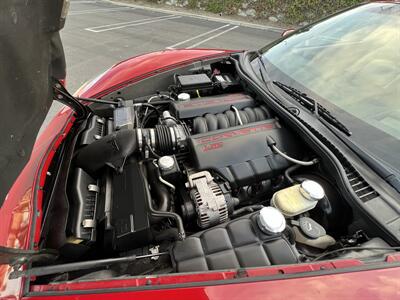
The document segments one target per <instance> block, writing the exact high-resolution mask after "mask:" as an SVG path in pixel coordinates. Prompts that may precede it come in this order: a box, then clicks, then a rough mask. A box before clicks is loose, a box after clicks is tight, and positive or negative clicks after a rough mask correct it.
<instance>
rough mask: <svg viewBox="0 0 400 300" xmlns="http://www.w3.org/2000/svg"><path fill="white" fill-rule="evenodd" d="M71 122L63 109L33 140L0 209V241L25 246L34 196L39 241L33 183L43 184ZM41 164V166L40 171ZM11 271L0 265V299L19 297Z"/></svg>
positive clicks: (39, 199) (39, 196) (39, 201)
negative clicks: (19, 172)
mask: <svg viewBox="0 0 400 300" xmlns="http://www.w3.org/2000/svg"><path fill="white" fill-rule="evenodd" d="M72 124H73V117H72V112H71V110H70V109H63V110H61V111H60V112H59V113H58V114H57V115H56V116H55V117H54V119H53V120H52V121H51V122H50V124H49V125H48V127H47V128H46V129H45V130H44V131H43V133H42V134H41V135H40V137H39V138H38V139H37V140H36V143H35V146H34V148H33V151H32V154H31V157H30V159H29V161H28V163H27V164H26V166H25V168H24V169H23V170H22V172H21V174H20V175H19V177H18V178H17V180H16V181H15V183H14V185H13V186H12V187H11V189H10V191H9V192H8V195H7V197H6V199H5V201H4V203H3V206H2V207H1V209H0V220H1V226H0V245H2V246H6V247H11V248H19V249H27V248H28V246H29V236H30V231H31V230H32V228H31V225H32V219H33V217H34V216H35V214H34V212H33V200H34V198H35V197H36V203H37V205H38V206H37V208H38V214H36V216H37V218H36V222H37V226H36V227H35V232H34V233H33V236H34V241H35V242H37V241H38V239H39V231H40V224H41V216H42V214H41V213H40V212H41V209H40V208H41V204H42V196H43V192H42V190H40V189H39V191H38V193H37V194H36V195H34V191H35V186H36V183H38V184H39V186H40V187H43V185H44V182H45V179H46V173H47V170H48V167H49V165H50V163H51V160H52V158H53V156H54V154H55V152H56V150H57V148H58V146H59V145H60V143H61V142H62V140H63V139H64V138H65V136H66V135H67V133H68V131H69V129H70V128H71V126H72ZM41 166H43V167H42V169H41V171H40V167H41ZM39 171H40V172H39ZM10 271H11V270H10V268H9V267H8V266H6V265H0V298H1V299H3V297H6V296H7V297H18V296H19V294H20V291H21V284H22V280H21V279H16V280H8V279H7V278H8V274H9V272H10Z"/></svg>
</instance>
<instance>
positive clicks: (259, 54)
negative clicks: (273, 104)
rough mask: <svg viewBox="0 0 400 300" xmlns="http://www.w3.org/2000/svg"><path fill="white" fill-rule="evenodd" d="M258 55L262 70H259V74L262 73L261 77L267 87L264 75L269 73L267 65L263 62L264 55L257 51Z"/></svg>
mask: <svg viewBox="0 0 400 300" xmlns="http://www.w3.org/2000/svg"><path fill="white" fill-rule="evenodd" d="M256 54H257V61H258V62H259V64H260V69H259V72H260V75H261V79H262V81H263V82H264V83H265V85H267V82H268V81H267V79H266V78H265V77H264V73H263V71H264V72H265V73H267V67H266V66H265V63H264V61H263V59H262V54H261V53H260V51H257V52H256Z"/></svg>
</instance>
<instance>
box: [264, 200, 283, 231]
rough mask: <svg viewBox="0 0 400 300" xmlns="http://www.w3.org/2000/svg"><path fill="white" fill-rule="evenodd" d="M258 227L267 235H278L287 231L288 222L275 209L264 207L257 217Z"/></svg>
mask: <svg viewBox="0 0 400 300" xmlns="http://www.w3.org/2000/svg"><path fill="white" fill-rule="evenodd" d="M257 223H258V227H259V228H260V229H261V231H262V232H264V233H266V234H278V233H281V232H283V231H284V230H285V228H286V220H285V217H284V216H283V214H282V213H281V212H280V211H279V210H278V209H276V208H275V207H272V206H268V207H263V208H262V209H261V210H260V213H259V215H258V217H257Z"/></svg>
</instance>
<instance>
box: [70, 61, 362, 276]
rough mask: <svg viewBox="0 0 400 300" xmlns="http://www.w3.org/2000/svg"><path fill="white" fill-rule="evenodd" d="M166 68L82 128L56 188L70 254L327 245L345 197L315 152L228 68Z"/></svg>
mask: <svg viewBox="0 0 400 300" xmlns="http://www.w3.org/2000/svg"><path fill="white" fill-rule="evenodd" d="M173 79H174V82H173V84H171V86H170V87H169V90H168V92H167V91H166V92H158V93H156V94H152V95H149V96H145V97H140V98H138V99H134V100H130V101H127V100H124V99H118V104H116V105H115V106H113V107H112V111H111V113H108V115H104V114H103V116H101V114H98V115H94V116H93V117H92V118H91V119H90V120H89V122H88V123H87V125H86V128H85V130H84V131H83V132H82V134H81V136H80V140H79V141H80V142H79V148H78V149H77V151H76V153H75V157H74V165H73V167H74V171H73V173H72V176H71V178H70V181H69V186H70V188H69V191H68V195H69V199H70V206H71V208H70V214H69V219H68V226H67V227H68V228H67V234H68V236H69V238H68V243H69V244H70V245H74V246H73V247H76V245H80V247H81V246H83V247H81V248H83V250H82V249H81V248H80V249H79V251H78V250H77V251H76V252H77V253H80V254H77V255H83V254H84V253H87V251H88V250H87V249H91V248H93V247H94V245H95V247H96V248H97V249H102V251H104V253H126V252H127V251H135V252H134V253H137V252H138V251H139V252H140V251H145V250H143V249H147V251H150V250H149V249H152V250H151V251H155V250H154V249H155V248H154V246H155V245H157V247H164V248H166V249H167V250H168V251H169V253H170V259H171V262H172V267H173V268H174V269H175V271H177V272H190V271H205V270H219V269H229V268H240V267H255V266H265V265H271V264H291V263H297V262H300V261H302V260H304V259H305V257H306V259H307V257H314V256H315V255H316V254H318V253H320V252H321V251H324V250H325V249H328V248H329V247H332V246H333V245H336V244H337V243H338V240H337V239H338V237H340V236H343V235H344V233H345V232H346V233H347V226H348V223H347V222H348V220H347V219H346V217H345V216H346V212H348V211H349V208H348V206H346V205H345V204H343V203H342V202H341V201H340V198H341V196H340V195H339V194H338V193H337V191H336V190H335V189H334V188H332V184H331V183H329V181H327V180H326V179H324V176H320V175H319V166H318V157H317V155H315V154H314V153H313V152H312V151H310V150H309V149H308V148H307V147H306V146H305V145H304V144H303V143H302V142H301V140H299V138H298V137H297V136H295V135H294V134H293V132H292V131H291V130H289V129H288V128H287V127H286V126H285V124H284V123H283V122H282V120H280V119H279V118H278V117H277V116H276V115H275V114H274V112H273V111H271V110H270V109H269V108H268V107H267V105H265V103H264V102H263V101H261V100H260V99H258V98H257V96H256V95H255V94H253V93H251V91H248V90H246V89H245V88H243V86H242V85H241V84H240V80H239V79H238V78H237V76H236V75H235V73H234V72H230V73H229V72H226V73H224V72H221V71H220V70H217V69H212V68H211V69H210V70H208V71H201V72H194V73H190V74H185V75H177V74H175V75H174V76H173ZM302 163H303V164H302ZM305 166H306V167H305ZM300 169H307V170H308V171H302V172H299V170H300ZM293 173H295V174H296V176H295V177H293V175H292V174H293ZM338 214H341V215H342V216H343V218H342V219H341V221H338V219H340V217H338ZM333 220H334V222H336V224H335V226H333ZM341 222H342V223H343V224H341ZM332 228H334V229H332ZM352 238H354V237H352ZM359 238H360V239H361V240H362V239H363V237H360V236H359ZM341 242H343V239H342V240H341ZM68 249H69V251H70V249H71V248H70V247H69V248H68ZM85 249H86V250H85ZM140 249H141V250H140ZM157 249H158V248H157ZM82 253H83V254H82ZM152 253H153V252H152Z"/></svg>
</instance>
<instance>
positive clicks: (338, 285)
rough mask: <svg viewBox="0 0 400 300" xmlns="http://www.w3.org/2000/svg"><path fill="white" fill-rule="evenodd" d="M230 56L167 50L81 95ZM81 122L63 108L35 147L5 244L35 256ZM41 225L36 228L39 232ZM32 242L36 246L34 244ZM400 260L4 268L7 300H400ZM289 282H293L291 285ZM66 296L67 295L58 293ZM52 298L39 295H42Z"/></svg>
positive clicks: (5, 219)
mask: <svg viewBox="0 0 400 300" xmlns="http://www.w3.org/2000/svg"><path fill="white" fill-rule="evenodd" d="M232 52H233V51H228V50H210V49H192V50H167V51H161V52H155V53H149V54H145V55H140V56H137V57H134V58H131V59H128V60H126V61H123V62H121V63H119V64H116V65H114V66H113V67H112V68H110V69H109V70H107V71H106V72H105V73H103V74H102V75H100V76H99V77H97V78H96V79H94V80H93V81H91V82H89V83H88V84H86V85H84V86H83V87H82V88H80V89H79V90H78V91H77V95H79V96H81V97H102V96H104V95H107V94H108V93H110V92H112V91H115V90H117V89H119V88H121V87H124V86H126V85H129V84H132V83H134V82H137V81H140V80H142V79H144V78H147V77H150V76H152V75H154V74H157V73H159V72H163V71H165V70H168V69H173V68H176V67H178V66H183V65H186V64H190V63H192V62H193V61H198V60H202V59H208V58H213V57H221V56H225V55H227V54H230V53H232ZM73 122H74V117H73V114H72V111H71V110H70V109H69V108H64V109H62V110H61V111H60V112H59V113H58V114H57V115H56V116H55V117H54V118H53V120H52V121H51V123H50V124H49V125H48V126H47V128H46V129H45V130H44V131H43V133H42V134H41V135H40V137H39V138H38V139H37V141H36V143H35V147H34V150H33V152H32V155H31V157H30V160H29V162H28V164H27V165H26V166H25V168H24V170H23V171H22V172H21V174H20V176H19V177H18V179H17V180H16V181H15V183H14V185H13V187H12V188H11V190H10V192H9V194H8V197H7V198H6V200H5V202H4V204H3V206H2V207H1V209H0V220H1V225H2V226H0V245H2V246H6V247H12V248H19V249H28V248H29V245H30V243H31V242H32V240H33V243H34V244H35V242H37V241H38V239H39V233H40V227H41V226H40V225H41V218H42V213H41V201H42V191H41V187H43V185H44V183H45V180H46V177H47V175H46V174H47V171H48V168H49V165H50V162H51V161H52V158H53V156H54V154H55V152H56V150H57V148H58V146H59V145H60V144H61V143H62V141H63V140H64V138H65V137H66V135H67V134H68V132H69V130H70V129H71V126H72V124H73ZM33 224H34V225H33ZM31 239H32V240H31ZM399 263H400V255H391V256H388V258H387V261H386V263H382V265H380V266H375V267H368V269H365V268H364V264H363V263H362V262H361V261H359V260H355V259H351V260H336V261H332V262H318V263H314V264H299V265H292V266H278V267H277V266H273V267H266V268H257V269H251V270H245V271H243V272H239V273H238V272H234V271H225V272H212V273H210V272H208V273H204V274H202V273H197V274H190V275H185V274H175V275H162V276H150V277H141V278H130V279H115V280H105V281H93V282H90V281H87V282H74V283H69V284H65V283H60V284H51V285H31V290H30V291H29V292H30V295H32V296H28V297H26V296H24V295H23V287H24V280H26V279H21V278H20V279H14V280H9V279H8V274H9V273H10V267H9V266H7V265H1V266H0V298H1V299H60V300H61V299H133V298H135V299H190V298H194V299H290V298H296V299H400V280H399V278H400V267H399ZM288 277H289V278H288ZM57 291H66V294H65V295H63V296H60V295H55V294H54V295H52V293H53V292H57ZM38 292H40V293H42V292H44V293H47V294H48V295H47V296H44V297H42V296H39V295H38V296H35V293H38Z"/></svg>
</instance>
